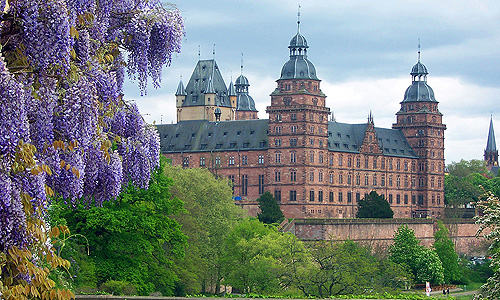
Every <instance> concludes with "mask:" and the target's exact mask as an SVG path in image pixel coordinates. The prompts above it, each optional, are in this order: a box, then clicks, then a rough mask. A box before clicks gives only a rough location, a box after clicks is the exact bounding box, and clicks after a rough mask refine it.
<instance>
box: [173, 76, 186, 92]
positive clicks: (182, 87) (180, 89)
mask: <svg viewBox="0 0 500 300" xmlns="http://www.w3.org/2000/svg"><path fill="white" fill-rule="evenodd" d="M175 95H176V96H186V95H187V93H186V89H185V88H184V84H183V83H182V79H181V81H180V82H179V85H178V86H177V92H175Z"/></svg>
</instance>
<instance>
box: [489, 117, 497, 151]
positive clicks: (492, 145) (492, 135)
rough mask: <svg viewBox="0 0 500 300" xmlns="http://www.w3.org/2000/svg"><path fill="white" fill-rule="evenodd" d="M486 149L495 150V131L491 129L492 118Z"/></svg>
mask: <svg viewBox="0 0 500 300" xmlns="http://www.w3.org/2000/svg"><path fill="white" fill-rule="evenodd" d="M486 151H497V143H496V142H495V131H494V130H493V118H491V119H490V130H489V131H488V142H486Z"/></svg>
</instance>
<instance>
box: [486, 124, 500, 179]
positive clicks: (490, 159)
mask: <svg viewBox="0 0 500 300" xmlns="http://www.w3.org/2000/svg"><path fill="white" fill-rule="evenodd" d="M484 161H485V162H486V167H487V168H488V170H489V171H490V172H493V174H495V176H496V175H497V174H498V168H499V167H498V150H497V143H496V141H495V131H494V130H493V116H492V117H491V119H490V129H489V131H488V141H487V142H486V149H485V150H484Z"/></svg>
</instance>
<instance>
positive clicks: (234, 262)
mask: <svg viewBox="0 0 500 300" xmlns="http://www.w3.org/2000/svg"><path fill="white" fill-rule="evenodd" d="M223 263H224V274H225V276H224V282H225V283H227V284H228V285H231V286H232V287H233V288H237V289H238V290H240V291H243V292H245V293H261V294H274V295H276V294H278V293H279V292H281V291H282V290H285V289H288V288H290V287H291V286H292V285H293V284H294V283H295V282H296V280H297V273H300V272H302V271H303V270H304V268H307V267H308V266H311V265H312V261H311V260H310V256H309V255H308V253H307V252H306V248H305V245H304V244H303V242H301V241H300V240H298V239H297V237H296V236H294V235H292V234H290V233H280V232H278V231H277V230H276V228H275V227H274V226H268V225H266V224H263V223H261V222H259V221H258V220H257V219H254V218H247V219H243V220H242V221H241V222H239V223H238V225H236V226H235V228H234V229H233V230H232V231H231V233H230V234H229V236H228V237H227V239H226V242H225V247H224V259H223Z"/></svg>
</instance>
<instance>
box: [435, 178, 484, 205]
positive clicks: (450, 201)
mask: <svg viewBox="0 0 500 300" xmlns="http://www.w3.org/2000/svg"><path fill="white" fill-rule="evenodd" d="M485 179H486V178H485ZM481 194H482V191H481V188H480V187H479V186H478V185H475V184H473V183H472V182H471V178H470V177H469V176H467V177H462V178H461V177H458V176H456V175H451V174H450V175H446V176H445V177H444V201H445V204H446V205H448V206H449V207H462V206H465V205H467V204H470V203H475V202H477V201H478V199H479V197H480V195H481Z"/></svg>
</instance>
